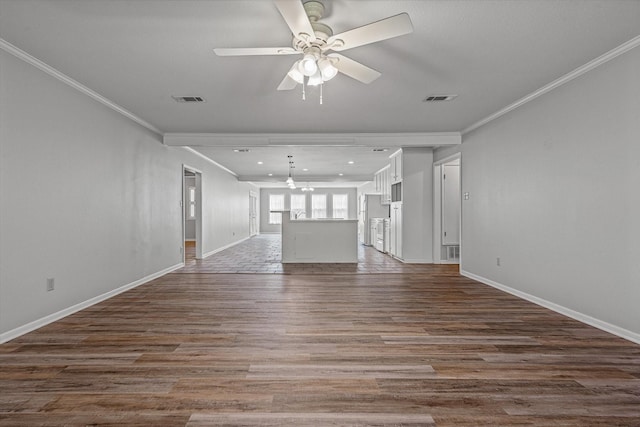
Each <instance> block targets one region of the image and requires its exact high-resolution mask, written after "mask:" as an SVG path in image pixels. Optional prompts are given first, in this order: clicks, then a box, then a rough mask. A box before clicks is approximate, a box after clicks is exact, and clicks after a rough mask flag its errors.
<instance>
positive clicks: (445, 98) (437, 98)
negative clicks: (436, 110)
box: [422, 95, 458, 102]
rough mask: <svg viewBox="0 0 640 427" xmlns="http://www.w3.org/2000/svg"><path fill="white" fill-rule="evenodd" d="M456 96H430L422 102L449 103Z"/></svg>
mask: <svg viewBox="0 0 640 427" xmlns="http://www.w3.org/2000/svg"><path fill="white" fill-rule="evenodd" d="M457 96H458V95H430V96H427V97H426V98H425V99H423V100H422V102H440V101H451V100H452V99H455V98H456V97H457Z"/></svg>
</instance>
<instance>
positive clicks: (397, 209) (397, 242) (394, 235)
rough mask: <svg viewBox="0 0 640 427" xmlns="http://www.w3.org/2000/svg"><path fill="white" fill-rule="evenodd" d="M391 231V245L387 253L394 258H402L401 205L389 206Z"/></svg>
mask: <svg viewBox="0 0 640 427" xmlns="http://www.w3.org/2000/svg"><path fill="white" fill-rule="evenodd" d="M390 226H391V231H390V233H389V237H390V240H391V244H390V245H389V252H391V255H393V256H395V257H396V258H402V204H401V203H392V204H391V224H390Z"/></svg>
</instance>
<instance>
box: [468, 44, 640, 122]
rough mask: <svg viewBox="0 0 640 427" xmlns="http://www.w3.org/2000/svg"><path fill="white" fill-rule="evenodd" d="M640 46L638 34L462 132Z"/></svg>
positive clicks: (505, 112)
mask: <svg viewBox="0 0 640 427" xmlns="http://www.w3.org/2000/svg"><path fill="white" fill-rule="evenodd" d="M637 46H640V36H636V37H634V38H632V39H631V40H629V41H628V42H625V43H623V44H621V45H620V46H618V47H616V48H615V49H612V50H610V51H609V52H607V53H605V54H604V55H601V56H599V57H597V58H596V59H594V60H592V61H590V62H587V63H586V64H584V65H582V66H580V67H578V68H576V69H575V70H573V71H571V72H570V73H567V74H565V75H564V76H562V77H560V78H559V79H556V80H554V81H552V82H551V83H549V84H547V85H545V86H542V87H541V88H540V89H538V90H536V91H535V92H532V93H530V94H529V95H527V96H525V97H524V98H520V99H519V100H517V101H516V102H514V103H513V104H510V105H507V106H506V107H504V108H503V109H501V110H498V111H497V112H495V113H493V114H491V115H490V116H487V117H485V118H484V119H482V120H480V121H477V122H475V123H474V124H472V125H471V126H469V127H467V128H465V129H464V130H463V131H462V132H461V134H462V135H465V134H467V133H469V132H471V131H474V130H476V129H478V128H479V127H481V126H484V125H486V124H487V123H489V122H491V121H493V120H495V119H497V118H499V117H502V116H504V115H505V114H507V113H509V112H510V111H513V110H515V109H516V108H519V107H521V106H523V105H524V104H526V103H528V102H531V101H533V100H534V99H536V98H538V97H539V96H542V95H544V94H545V93H548V92H551V91H552V90H554V89H556V88H558V87H560V86H562V85H564V84H565V83H569V82H570V81H571V80H573V79H576V78H578V77H580V76H581V75H583V74H585V73H587V72H589V71H591V70H593V69H595V68H597V67H599V66H600V65H602V64H605V63H607V62H609V61H611V60H612V59H614V58H616V57H618V56H620V55H622V54H623V53H626V52H628V51H630V50H631V49H633V48H635V47H637Z"/></svg>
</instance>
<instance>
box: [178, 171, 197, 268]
mask: <svg viewBox="0 0 640 427" xmlns="http://www.w3.org/2000/svg"><path fill="white" fill-rule="evenodd" d="M182 208H183V209H182V241H183V246H182V247H183V251H182V254H183V262H184V263H185V264H186V263H187V262H189V261H193V260H196V259H202V172H201V171H199V170H197V169H195V168H192V167H189V166H187V165H182Z"/></svg>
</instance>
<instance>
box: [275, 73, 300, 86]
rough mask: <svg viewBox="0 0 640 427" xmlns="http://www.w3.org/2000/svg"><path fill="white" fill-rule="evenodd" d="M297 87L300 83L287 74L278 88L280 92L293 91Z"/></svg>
mask: <svg viewBox="0 0 640 427" xmlns="http://www.w3.org/2000/svg"><path fill="white" fill-rule="evenodd" d="M296 86H298V83H297V82H296V81H295V80H293V79H292V78H291V77H289V75H288V74H287V75H286V76H284V79H283V80H282V82H281V83H280V86H278V90H292V89H295V87H296Z"/></svg>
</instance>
